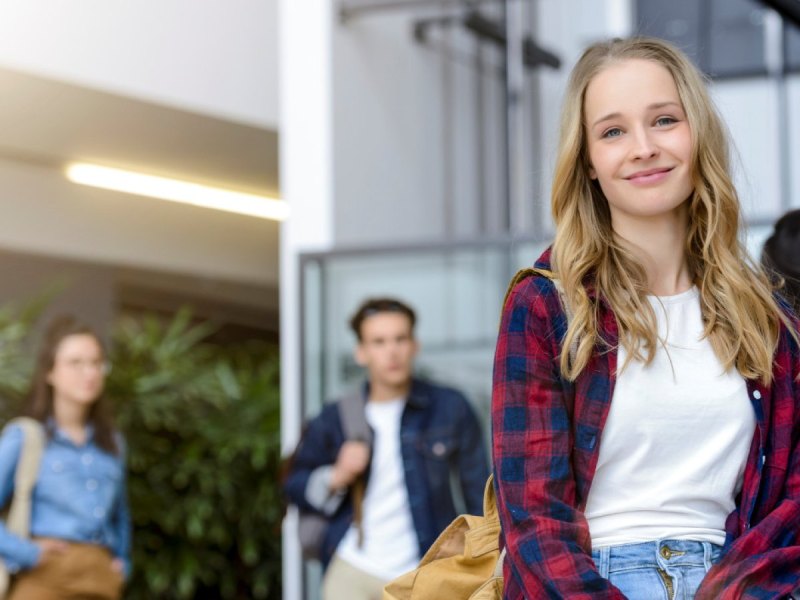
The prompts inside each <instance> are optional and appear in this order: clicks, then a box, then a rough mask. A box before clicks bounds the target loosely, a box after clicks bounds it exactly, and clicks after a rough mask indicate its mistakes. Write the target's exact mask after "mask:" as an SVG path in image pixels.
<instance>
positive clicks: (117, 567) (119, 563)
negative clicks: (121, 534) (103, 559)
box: [111, 558, 125, 575]
mask: <svg viewBox="0 0 800 600" xmlns="http://www.w3.org/2000/svg"><path fill="white" fill-rule="evenodd" d="M111 570H112V571H114V573H119V574H120V575H124V574H125V562H124V561H123V560H122V559H121V558H115V559H114V560H112V561H111Z"/></svg>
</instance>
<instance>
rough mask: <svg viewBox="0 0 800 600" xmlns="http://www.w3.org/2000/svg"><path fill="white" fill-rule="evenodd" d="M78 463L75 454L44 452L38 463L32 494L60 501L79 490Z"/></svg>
mask: <svg viewBox="0 0 800 600" xmlns="http://www.w3.org/2000/svg"><path fill="white" fill-rule="evenodd" d="M79 479H80V463H79V462H78V458H77V456H74V455H71V454H70V453H67V452H45V454H44V456H42V462H41V463H40V465H39V475H38V477H37V480H36V488H35V490H34V494H36V495H37V496H40V497H42V498H47V499H49V500H52V501H56V502H60V501H62V500H63V499H64V497H70V496H74V495H75V494H76V493H77V492H79V490H78V489H77V487H76V485H77V482H78V481H79Z"/></svg>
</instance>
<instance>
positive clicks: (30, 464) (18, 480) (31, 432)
mask: <svg viewBox="0 0 800 600" xmlns="http://www.w3.org/2000/svg"><path fill="white" fill-rule="evenodd" d="M12 424H13V425H17V426H18V427H20V429H22V447H21V448H20V454H19V460H18V461H17V468H16V470H15V471H14V495H13V497H12V499H11V506H10V508H9V510H8V519H7V521H6V527H7V528H8V530H9V531H10V532H12V533H14V534H16V535H18V536H20V537H23V538H27V537H29V535H30V528H31V496H32V493H33V486H34V485H35V484H36V479H37V477H38V476H39V464H40V463H41V461H42V453H43V452H44V446H45V432H44V427H42V424H41V423H40V422H39V421H37V420H36V419H31V418H30V417H17V418H15V419H12V420H11V421H9V425H12Z"/></svg>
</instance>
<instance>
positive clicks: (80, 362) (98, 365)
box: [62, 358, 111, 375]
mask: <svg viewBox="0 0 800 600" xmlns="http://www.w3.org/2000/svg"><path fill="white" fill-rule="evenodd" d="M62 364H63V365H64V366H65V367H66V368H68V369H69V370H71V371H83V370H87V369H88V370H92V371H97V372H99V373H102V374H103V375H108V373H109V372H111V363H110V362H109V361H107V360H87V359H83V358H70V359H69V360H65V361H63V362H62Z"/></svg>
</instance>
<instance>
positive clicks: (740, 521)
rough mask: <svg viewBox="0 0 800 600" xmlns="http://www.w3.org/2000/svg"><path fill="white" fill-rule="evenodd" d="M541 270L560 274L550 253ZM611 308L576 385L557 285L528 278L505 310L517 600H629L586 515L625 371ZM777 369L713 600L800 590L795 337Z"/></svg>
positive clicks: (501, 481) (499, 461)
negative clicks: (600, 344) (605, 568)
mask: <svg viewBox="0 0 800 600" xmlns="http://www.w3.org/2000/svg"><path fill="white" fill-rule="evenodd" d="M536 267H537V268H540V269H547V270H549V269H550V251H549V250H548V251H546V252H545V253H544V254H543V255H542V256H541V257H540V259H539V261H537V263H536ZM599 304H600V306H599V317H598V327H599V330H600V333H601V335H602V337H603V339H604V340H606V341H607V342H608V348H610V349H600V350H599V351H598V352H596V353H595V354H594V355H593V356H592V358H591V360H590V361H589V364H588V365H587V366H586V368H585V369H584V370H583V372H582V373H581V375H580V376H579V377H578V378H577V380H576V381H575V382H574V383H570V382H569V381H567V380H565V379H564V378H563V377H562V376H561V373H560V369H559V356H560V351H561V344H560V341H561V340H562V339H563V338H564V335H565V333H566V328H567V317H566V315H565V313H564V310H563V308H562V306H561V301H560V298H559V294H558V292H557V290H556V288H555V286H554V284H553V282H552V281H550V280H549V279H547V278H546V277H542V276H532V277H528V278H526V279H523V280H522V281H521V282H519V283H518V284H517V285H516V286H515V287H514V288H513V290H512V291H511V293H510V294H509V296H508V298H507V300H506V304H505V307H504V309H503V316H502V321H501V325H500V334H499V337H498V340H497V351H496V355H495V364H494V382H493V393H492V427H493V448H494V473H495V486H496V491H497V499H498V501H497V503H498V508H499V512H500V521H501V524H502V531H503V533H502V542H503V544H504V545H505V547H506V548H507V558H506V561H505V564H504V578H505V590H504V598H506V599H511V600H518V599H520V598H529V599H532V600H538V599H539V598H557V599H569V600H582V599H593V600H594V599H598V598H616V599H623V598H624V596H623V594H622V593H621V592H620V591H619V590H618V589H617V588H615V587H614V586H613V585H611V584H610V583H609V582H608V581H607V580H606V579H604V578H603V577H601V576H600V575H599V573H598V571H597V569H596V568H595V565H594V562H593V561H592V558H591V546H592V543H591V538H590V535H589V527H588V524H587V522H586V519H585V517H584V514H583V510H584V508H585V505H586V498H587V497H588V494H589V488H590V486H591V484H592V478H593V477H594V472H595V467H596V465H597V457H598V452H599V449H600V439H601V435H602V432H603V425H604V424H605V421H606V417H607V416H608V410H609V406H610V403H611V398H612V396H613V393H614V382H615V374H616V370H617V353H616V345H617V341H618V333H617V324H616V319H615V317H614V314H613V313H612V312H611V310H610V308H609V306H608V305H607V304H606V303H605V302H604V301H603V300H602V299H601V300H600V302H599ZM773 365H774V380H773V383H772V385H771V386H770V387H765V386H763V385H761V384H760V383H759V382H757V381H748V382H747V389H748V392H749V396H750V400H751V402H752V404H753V408H754V409H755V415H756V421H757V426H756V431H755V435H754V438H753V443H752V445H751V448H750V453H749V456H748V459H747V464H746V466H745V471H744V482H743V487H742V491H741V494H740V495H739V496H738V497H737V498H736V509H735V510H734V512H733V513H731V514H730V515H729V516H728V519H727V521H726V523H725V529H726V534H727V538H726V542H725V545H724V548H723V551H722V556H721V558H720V560H719V562H718V563H717V564H716V565H714V566H713V567H712V569H711V570H710V571H709V573H708V575H707V576H706V578H705V580H704V581H703V584H702V586H701V587H700V589H699V590H698V592H697V596H696V598H698V599H701V600H729V599H730V600H733V599H749V600H756V599H759V600H761V599H766V598H775V599H777V598H786V597H787V596H788V594H790V593H792V592H793V591H795V590H796V589H797V588H798V587H800V448H799V447H798V444H799V439H800V388H798V383H797V382H796V381H795V375H796V374H797V373H798V372H800V352H799V351H798V347H797V345H796V344H795V342H794V340H793V339H792V337H791V336H790V335H789V333H788V332H787V331H785V330H783V331H782V333H781V339H780V343H779V345H778V349H777V351H776V354H775V360H774V362H773Z"/></svg>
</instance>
